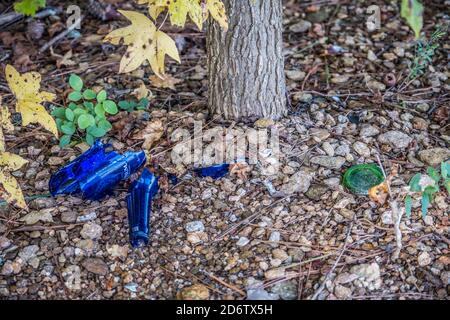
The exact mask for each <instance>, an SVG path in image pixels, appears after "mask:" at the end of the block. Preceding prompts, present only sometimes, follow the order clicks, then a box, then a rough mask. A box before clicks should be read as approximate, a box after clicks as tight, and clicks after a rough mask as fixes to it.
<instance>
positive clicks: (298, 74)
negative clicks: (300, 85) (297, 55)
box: [286, 70, 306, 81]
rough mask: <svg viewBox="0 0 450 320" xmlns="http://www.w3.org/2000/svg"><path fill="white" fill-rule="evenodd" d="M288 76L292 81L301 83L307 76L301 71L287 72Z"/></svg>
mask: <svg viewBox="0 0 450 320" xmlns="http://www.w3.org/2000/svg"><path fill="white" fill-rule="evenodd" d="M286 76H287V77H288V78H289V79H291V80H294V81H300V80H303V79H304V78H305V76H306V74H305V73H304V72H303V71H300V70H286Z"/></svg>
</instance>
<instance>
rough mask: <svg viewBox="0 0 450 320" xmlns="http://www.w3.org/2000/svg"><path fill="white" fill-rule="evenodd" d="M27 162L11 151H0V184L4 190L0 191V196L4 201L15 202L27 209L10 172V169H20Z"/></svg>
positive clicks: (20, 191)
mask: <svg viewBox="0 0 450 320" xmlns="http://www.w3.org/2000/svg"><path fill="white" fill-rule="evenodd" d="M27 162H28V161H27V160H25V159H23V158H21V157H19V156H18V155H15V154H13V153H9V152H1V153H0V185H1V186H2V187H3V189H5V191H6V192H2V197H4V198H5V200H6V202H8V203H10V204H15V205H17V206H18V207H20V208H22V209H27V204H26V202H25V198H24V197H23V193H22V190H21V189H20V186H19V184H18V183H17V180H16V179H15V178H14V177H13V176H12V175H11V174H10V171H15V170H18V169H20V168H21V167H22V166H23V165H24V164H25V163H27Z"/></svg>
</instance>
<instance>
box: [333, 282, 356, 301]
mask: <svg viewBox="0 0 450 320" xmlns="http://www.w3.org/2000/svg"><path fill="white" fill-rule="evenodd" d="M334 294H335V296H336V298H338V299H342V300H345V299H348V298H350V297H351V295H352V290H351V289H350V288H347V287H344V286H342V285H340V284H338V285H336V286H335V287H334Z"/></svg>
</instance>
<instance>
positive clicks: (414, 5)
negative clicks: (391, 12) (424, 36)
mask: <svg viewBox="0 0 450 320" xmlns="http://www.w3.org/2000/svg"><path fill="white" fill-rule="evenodd" d="M401 16H402V18H404V19H405V20H406V21H407V22H408V24H409V26H410V27H411V29H413V31H414V34H415V36H416V39H419V38H420V31H421V30H422V28H423V5H422V4H421V3H420V2H419V1H418V0H402V6H401Z"/></svg>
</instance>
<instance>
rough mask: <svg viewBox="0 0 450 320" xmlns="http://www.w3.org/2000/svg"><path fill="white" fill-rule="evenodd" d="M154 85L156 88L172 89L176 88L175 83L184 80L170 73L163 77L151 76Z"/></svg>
mask: <svg viewBox="0 0 450 320" xmlns="http://www.w3.org/2000/svg"><path fill="white" fill-rule="evenodd" d="M149 80H150V82H151V83H152V85H153V86H154V87H156V88H162V89H172V90H175V85H176V84H178V83H180V82H182V80H180V79H177V78H175V77H172V76H171V75H170V74H166V75H164V76H163V78H160V77H158V76H151V77H150V78H149Z"/></svg>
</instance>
